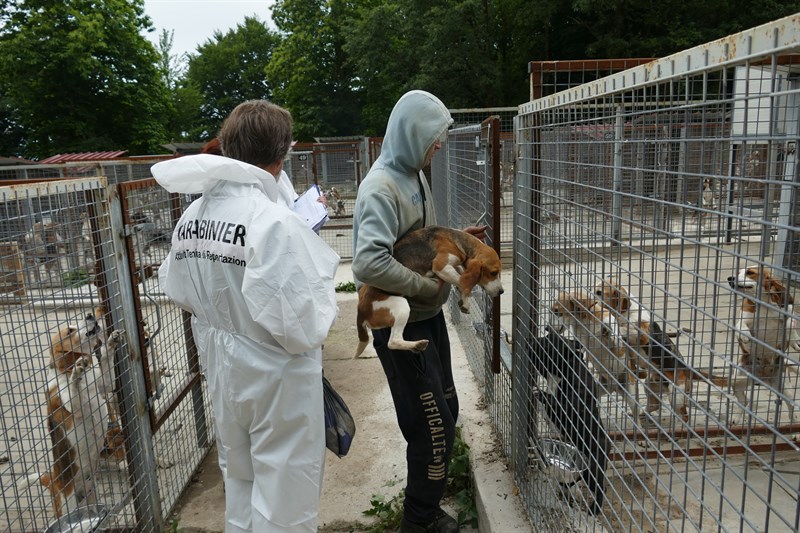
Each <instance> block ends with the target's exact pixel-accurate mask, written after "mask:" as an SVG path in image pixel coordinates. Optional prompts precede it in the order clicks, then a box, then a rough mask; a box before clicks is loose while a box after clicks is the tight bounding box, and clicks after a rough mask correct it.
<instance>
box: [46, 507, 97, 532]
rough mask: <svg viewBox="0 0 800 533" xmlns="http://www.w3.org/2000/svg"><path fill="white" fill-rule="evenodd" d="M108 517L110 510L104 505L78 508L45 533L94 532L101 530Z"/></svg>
mask: <svg viewBox="0 0 800 533" xmlns="http://www.w3.org/2000/svg"><path fill="white" fill-rule="evenodd" d="M107 516H108V508H107V507H106V506H104V505H86V506H84V507H78V508H77V509H74V510H72V511H70V512H69V513H67V514H65V515H64V516H62V517H61V518H59V519H58V520H57V521H55V522H53V523H52V524H50V525H49V526H47V529H45V533H59V532H64V533H66V532H69V533H72V532H75V533H78V532H83V533H90V532H94V531H97V530H98V529H99V528H100V525H101V524H102V523H103V521H104V520H105V519H106V517H107Z"/></svg>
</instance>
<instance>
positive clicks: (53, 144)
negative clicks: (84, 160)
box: [0, 0, 168, 158]
mask: <svg viewBox="0 0 800 533" xmlns="http://www.w3.org/2000/svg"><path fill="white" fill-rule="evenodd" d="M4 7H5V9H4V13H5V20H4V22H5V24H4V25H3V27H2V29H0V77H2V79H4V80H5V91H6V95H7V97H8V98H9V99H10V101H11V102H12V103H11V107H12V108H13V109H14V110H15V117H17V118H18V121H19V124H20V125H21V126H22V127H23V128H24V130H25V132H26V141H25V146H24V148H23V149H22V152H23V155H24V156H26V157H31V158H41V157H46V156H49V155H52V154H54V153H58V152H70V151H96V150H118V149H124V150H129V151H130V153H132V154H146V153H155V152H158V151H162V149H161V148H160V146H159V145H160V144H161V143H163V142H164V141H165V137H166V133H165V130H164V126H163V121H164V120H165V114H166V112H167V101H168V93H167V90H166V86H165V84H164V82H163V80H162V77H161V74H160V72H159V71H158V68H157V63H158V58H157V53H156V51H155V49H154V48H153V46H152V44H150V42H149V41H147V40H146V39H145V37H144V36H142V35H141V33H140V32H141V31H146V30H149V29H152V25H151V22H150V20H149V18H147V17H146V16H145V15H144V11H143V2H142V1H141V0H133V1H125V0H106V1H104V2H96V1H91V0H68V1H64V0H20V1H9V2H6V5H5V6H4Z"/></svg>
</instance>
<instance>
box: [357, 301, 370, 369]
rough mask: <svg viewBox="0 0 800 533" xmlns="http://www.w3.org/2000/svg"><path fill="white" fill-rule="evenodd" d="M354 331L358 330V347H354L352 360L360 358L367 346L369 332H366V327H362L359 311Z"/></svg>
mask: <svg viewBox="0 0 800 533" xmlns="http://www.w3.org/2000/svg"><path fill="white" fill-rule="evenodd" d="M356 329H357V330H358V346H357V347H356V355H355V356H354V357H353V358H354V359H355V358H356V357H358V356H360V355H361V354H362V353H363V352H364V350H365V349H366V347H367V344H369V331H367V327H366V326H365V325H364V319H363V317H362V315H361V311H359V312H358V314H357V317H356Z"/></svg>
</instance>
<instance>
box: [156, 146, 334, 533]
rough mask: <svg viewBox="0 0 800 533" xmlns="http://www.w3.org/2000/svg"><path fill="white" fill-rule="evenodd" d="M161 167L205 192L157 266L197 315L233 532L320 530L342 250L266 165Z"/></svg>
mask: <svg viewBox="0 0 800 533" xmlns="http://www.w3.org/2000/svg"><path fill="white" fill-rule="evenodd" d="M152 172H153V176H154V177H155V178H156V180H157V181H158V183H159V184H160V185H161V186H163V187H164V188H166V189H167V190H168V191H170V192H175V193H183V194H196V193H202V197H201V198H199V199H198V200H196V201H194V202H193V203H192V204H191V205H190V206H189V207H188V208H187V210H186V212H185V213H184V214H183V216H182V217H181V219H180V221H179V222H178V224H177V226H176V228H175V231H174V232H173V235H172V249H171V250H170V254H169V256H168V257H167V259H166V260H165V261H164V263H163V264H162V265H161V267H160V268H159V271H158V274H159V282H160V284H161V287H162V289H163V290H164V292H165V293H166V295H167V296H169V297H170V298H171V299H172V300H174V301H175V302H176V303H177V304H178V305H179V306H180V307H182V308H183V309H186V310H187V311H189V312H191V313H192V330H193V334H194V338H195V342H196V344H197V347H198V350H199V353H200V360H201V365H202V367H203V368H205V369H206V377H207V380H208V387H209V391H210V394H211V400H212V405H213V408H214V416H215V421H216V426H217V433H218V437H219V441H218V442H220V443H221V446H220V447H219V450H218V453H219V456H220V464H221V465H225V466H224V468H223V472H224V476H225V489H226V492H225V498H226V506H225V531H226V532H239V531H256V532H262V531H263V532H273V531H275V532H279V531H293V532H294V531H316V528H317V514H318V509H319V498H320V491H321V487H322V470H323V468H322V467H323V461H324V455H325V433H324V432H325V428H324V415H323V399H322V349H321V345H322V342H323V341H324V340H325V337H326V336H327V334H328V330H329V328H330V327H331V325H332V324H333V321H334V320H335V318H336V315H337V313H338V307H337V305H336V294H335V290H334V284H333V278H334V274H335V272H336V268H337V266H338V263H339V256H338V255H336V253H335V252H334V251H333V250H331V249H330V247H328V246H327V245H326V244H325V242H324V241H322V240H321V239H320V238H319V236H317V235H316V234H315V233H314V232H313V231H312V230H311V229H310V228H309V227H308V226H307V225H306V224H305V222H304V221H303V220H301V219H300V218H299V217H297V216H296V215H295V214H293V213H292V212H291V210H290V209H288V208H287V207H286V206H285V204H284V202H283V201H281V199H280V192H279V186H278V184H277V182H276V180H275V178H274V176H272V175H271V174H269V173H268V172H266V171H264V170H261V169H259V168H258V167H255V166H253V165H249V164H247V163H243V162H241V161H237V160H234V159H229V158H225V157H220V156H214V155H209V154H200V155H195V156H185V157H180V158H177V159H173V160H170V161H165V162H162V163H158V164H156V165H154V166H153V168H152Z"/></svg>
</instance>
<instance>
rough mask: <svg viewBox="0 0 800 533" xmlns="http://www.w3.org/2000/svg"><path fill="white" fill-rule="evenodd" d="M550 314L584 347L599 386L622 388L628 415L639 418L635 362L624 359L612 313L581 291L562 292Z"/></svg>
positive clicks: (623, 347)
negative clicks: (624, 392)
mask: <svg viewBox="0 0 800 533" xmlns="http://www.w3.org/2000/svg"><path fill="white" fill-rule="evenodd" d="M550 310H551V311H552V313H553V315H555V317H556V318H557V319H558V320H559V321H560V322H561V324H560V325H563V326H567V327H568V328H569V329H570V330H571V331H572V333H573V334H574V335H575V337H576V338H577V339H578V340H579V341H580V343H581V344H582V345H583V347H584V350H585V351H586V353H587V356H588V357H589V359H590V362H591V363H592V367H593V368H594V371H595V373H596V374H597V376H598V378H599V381H600V383H602V384H603V385H605V386H614V387H617V388H624V389H625V390H626V391H627V394H626V395H625V401H626V403H627V404H628V408H629V410H628V414H630V415H631V416H638V415H639V402H638V395H639V394H638V392H639V380H638V379H637V377H636V376H637V368H636V365H635V361H632V360H631V359H630V358H629V357H627V351H626V349H625V344H624V342H623V340H622V336H621V333H620V328H619V324H618V322H617V320H616V318H615V317H614V315H613V313H611V311H610V310H608V309H607V308H606V307H604V306H603V305H601V304H600V303H599V302H598V301H597V300H596V299H595V298H594V297H592V296H590V295H589V294H586V293H584V292H583V291H574V292H566V291H561V292H559V294H558V297H557V298H556V300H555V301H554V302H553V305H552V306H551V308H550Z"/></svg>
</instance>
